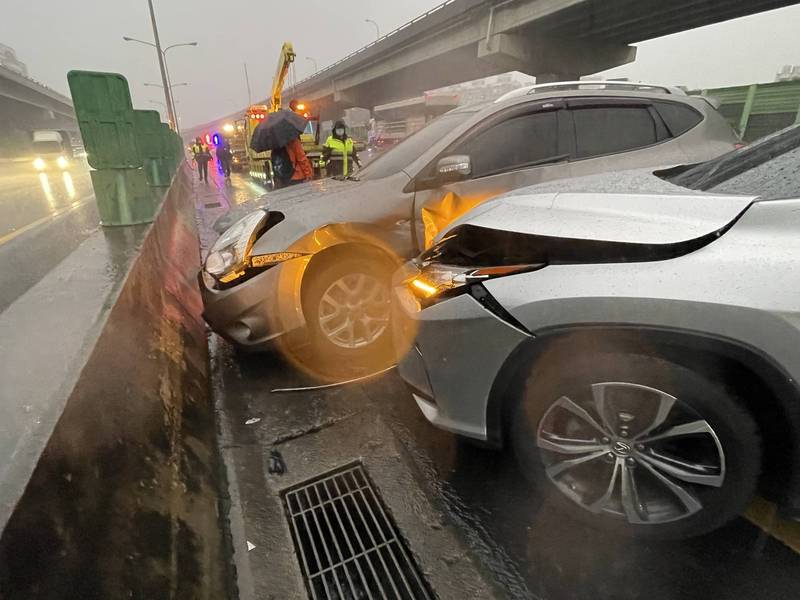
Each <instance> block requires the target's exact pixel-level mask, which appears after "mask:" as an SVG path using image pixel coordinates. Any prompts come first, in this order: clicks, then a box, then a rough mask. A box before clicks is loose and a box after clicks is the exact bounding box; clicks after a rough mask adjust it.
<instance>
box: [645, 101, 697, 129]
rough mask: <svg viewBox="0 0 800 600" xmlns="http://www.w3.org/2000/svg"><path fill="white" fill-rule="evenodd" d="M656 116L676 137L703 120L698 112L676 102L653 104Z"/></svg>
mask: <svg viewBox="0 0 800 600" xmlns="http://www.w3.org/2000/svg"><path fill="white" fill-rule="evenodd" d="M653 106H655V107H656V110H657V111H658V114H659V115H661V118H662V119H664V123H666V124H667V127H668V128H669V131H670V133H671V134H672V135H673V136H675V137H677V136H679V135H681V134H683V133H686V132H687V131H689V130H690V129H691V128H692V127H694V126H695V125H697V124H698V123H700V121H702V120H703V115H701V114H700V113H699V112H697V111H696V110H694V109H693V108H690V107H689V106H686V105H685V104H679V103H677V102H658V101H657V102H653Z"/></svg>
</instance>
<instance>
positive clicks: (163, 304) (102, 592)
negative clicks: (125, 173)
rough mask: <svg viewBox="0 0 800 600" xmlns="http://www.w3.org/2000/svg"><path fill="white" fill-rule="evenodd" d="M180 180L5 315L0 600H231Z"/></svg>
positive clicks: (0, 370)
mask: <svg viewBox="0 0 800 600" xmlns="http://www.w3.org/2000/svg"><path fill="white" fill-rule="evenodd" d="M187 171H188V169H187V168H186V166H185V165H184V167H183V168H182V169H181V170H179V172H178V174H177V175H176V177H175V179H174V180H173V184H172V186H171V187H170V190H169V192H168V194H167V196H166V198H165V201H164V203H163V205H162V207H161V209H160V211H159V213H158V215H157V217H156V219H155V221H154V222H153V224H152V225H150V226H138V227H134V228H126V229H106V230H100V229H99V230H98V231H97V232H96V233H95V234H94V235H93V236H91V237H90V238H89V239H87V240H86V242H84V244H82V245H81V246H80V247H79V248H78V249H77V250H76V251H75V252H74V253H73V254H72V255H70V256H69V257H68V258H67V259H66V260H65V261H64V262H63V263H61V264H60V265H59V266H58V267H57V268H56V269H54V270H53V271H52V272H51V273H50V274H48V276H47V277H46V278H45V279H43V280H42V281H41V282H39V284H37V285H36V286H35V287H34V288H32V289H31V290H29V292H27V293H26V294H25V295H23V296H22V297H21V298H19V299H18V300H17V301H16V302H15V303H14V304H13V305H12V306H11V307H9V308H8V309H7V310H6V311H4V312H3V313H2V314H0V340H3V341H2V342H0V350H2V354H3V361H2V364H0V385H1V386H2V388H0V423H2V424H0V452H2V453H3V458H4V460H5V461H6V465H4V466H3V467H2V468H0V526H4V530H3V533H2V538H0V598H7V599H16V598H25V599H30V598H42V599H50V598H81V599H91V598H98V599H100V598H102V599H104V600H108V599H115V598H141V599H148V600H155V599H161V598H164V599H168V598H169V599H187V600H188V599H192V600H197V599H204V598H208V599H212V598H213V599H215V600H217V599H220V598H224V597H225V596H226V581H227V577H228V574H227V570H226V569H227V567H226V560H225V556H224V551H223V546H224V543H223V539H224V536H223V534H222V527H221V526H220V519H219V516H218V513H219V511H218V502H219V493H218V492H219V488H218V485H217V478H216V477H217V473H218V469H217V467H218V463H217V455H216V451H215V444H214V436H215V427H214V419H213V410H212V406H211V403H210V399H209V389H208V379H207V377H208V347H207V338H206V333H205V327H204V324H203V322H202V320H201V318H200V312H201V305H200V298H199V295H198V289H197V284H196V279H195V276H196V273H197V269H198V267H199V261H200V256H199V247H198V239H197V228H196V223H195V214H194V206H193V200H192V194H191V180H190V178H189V175H188V172H187Z"/></svg>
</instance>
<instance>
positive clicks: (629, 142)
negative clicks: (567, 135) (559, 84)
mask: <svg viewBox="0 0 800 600" xmlns="http://www.w3.org/2000/svg"><path fill="white" fill-rule="evenodd" d="M571 112H572V114H573V117H574V119H575V138H576V139H575V141H576V156H577V157H578V158H588V157H590V156H600V155H603V154H613V153H614V152H625V151H626V150H634V149H635V148H642V147H644V146H649V145H651V144H655V143H656V142H658V141H659V140H661V139H663V138H664V137H665V136H664V135H663V132H659V127H658V126H660V128H661V129H662V130H663V128H664V126H663V125H662V124H661V123H656V121H655V119H653V116H652V115H651V114H650V111H649V110H648V109H647V107H645V106H587V107H573V108H571Z"/></svg>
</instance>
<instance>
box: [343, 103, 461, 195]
mask: <svg viewBox="0 0 800 600" xmlns="http://www.w3.org/2000/svg"><path fill="white" fill-rule="evenodd" d="M472 114H474V113H473V112H470V111H466V110H459V111H455V112H450V113H447V114H444V115H442V116H441V117H439V118H438V119H435V120H434V121H431V122H430V123H429V124H428V125H426V126H425V127H423V128H422V129H420V130H419V131H417V132H416V133H414V134H413V135H411V136H410V137H408V138H406V139H405V140H403V141H402V142H400V143H399V144H398V145H397V146H395V147H394V148H392V149H391V150H388V151H387V152H386V153H385V154H382V155H381V156H379V157H378V158H376V159H375V160H374V161H373V162H372V163H370V164H369V165H367V166H366V167H365V168H364V169H363V170H362V171H361V172H360V173H359V174H358V178H359V179H361V180H367V179H380V178H382V177H389V176H390V175H394V174H395V173H398V172H400V171H402V170H403V169H405V168H406V167H408V166H409V165H410V164H411V163H412V162H414V161H415V160H416V159H417V158H419V157H420V155H421V154H423V153H424V152H426V151H427V150H428V149H429V148H430V147H431V146H433V144H435V143H436V142H438V141H439V140H440V139H442V138H443V137H444V136H446V135H447V134H448V133H449V132H450V131H452V130H453V129H455V128H456V127H458V126H459V125H461V124H462V123H463V122H464V121H466V120H467V118H468V117H470V116H471V115H472Z"/></svg>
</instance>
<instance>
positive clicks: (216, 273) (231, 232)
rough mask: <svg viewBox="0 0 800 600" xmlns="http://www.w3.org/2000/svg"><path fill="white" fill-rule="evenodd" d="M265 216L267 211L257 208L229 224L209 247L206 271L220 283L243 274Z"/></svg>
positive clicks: (227, 281)
mask: <svg viewBox="0 0 800 600" xmlns="http://www.w3.org/2000/svg"><path fill="white" fill-rule="evenodd" d="M266 218H267V213H265V212H264V211H263V210H257V211H255V212H252V213H250V214H249V215H247V216H245V217H242V218H241V219H239V220H238V221H236V222H235V223H234V224H233V225H231V226H230V227H229V228H228V230H227V231H225V233H223V234H222V235H221V236H219V239H217V241H216V242H215V243H214V245H213V246H212V247H211V251H210V252H209V254H208V257H207V258H206V264H205V270H206V272H207V273H208V274H210V275H212V276H213V277H214V278H215V279H217V280H219V281H221V282H222V283H229V282H231V281H233V280H234V279H237V278H239V277H241V276H242V275H244V269H245V267H246V266H247V260H248V255H249V253H250V249H251V248H252V247H253V242H255V239H256V235H257V234H258V232H259V230H260V228H261V225H262V224H263V223H264V221H265V220H266Z"/></svg>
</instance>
